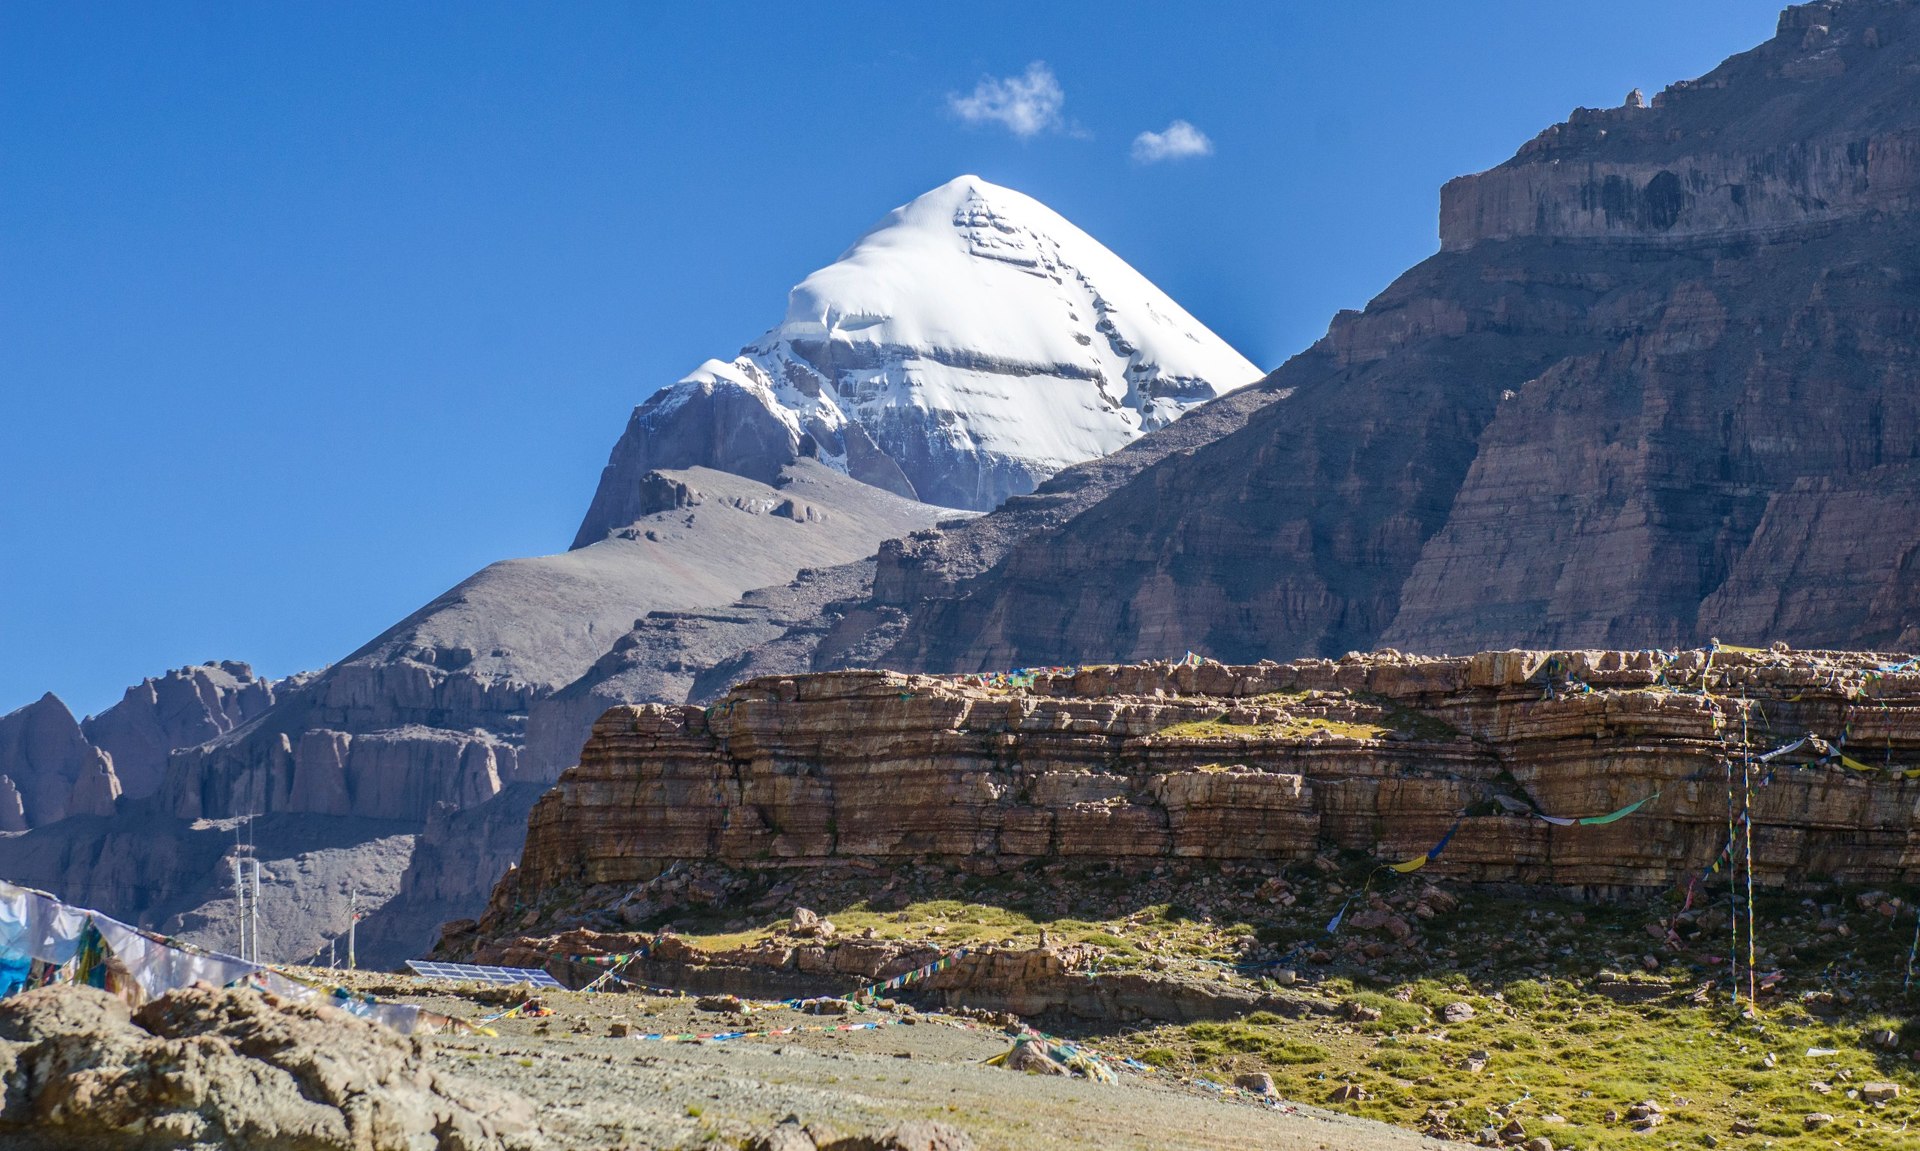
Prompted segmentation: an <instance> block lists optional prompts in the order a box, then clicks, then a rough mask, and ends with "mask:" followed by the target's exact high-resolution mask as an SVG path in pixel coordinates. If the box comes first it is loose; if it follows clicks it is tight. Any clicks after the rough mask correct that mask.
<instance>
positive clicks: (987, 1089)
mask: <svg viewBox="0 0 1920 1151" xmlns="http://www.w3.org/2000/svg"><path fill="white" fill-rule="evenodd" d="M376 978H377V979H378V980H379V981H380V982H381V983H385V984H387V985H388V986H385V987H381V988H379V990H380V991H381V992H383V993H391V992H394V991H400V990H403V989H405V990H411V989H414V988H418V989H419V990H421V991H426V990H427V987H426V986H425V985H421V984H414V983H412V982H411V981H406V980H396V978H395V977H392V976H379V977H376ZM360 979H361V980H366V979H367V977H365V976H362V977H360ZM396 984H398V986H396ZM363 985H364V984H363ZM396 997H397V998H401V999H405V1000H407V1001H411V1002H419V1003H423V1004H426V1005H428V1006H432V1007H434V1008H436V1009H437V1010H442V1011H446V1012H448V1013H450V1014H455V1015H459V1016H462V1017H465V1018H477V1017H478V1016H480V1015H482V1014H485V1013H487V1012H488V1010H489V1009H487V1008H485V1007H482V1006H480V1005H477V1004H475V1003H474V1002H472V1001H471V1000H468V999H464V998H461V997H458V996H450V995H444V994H404V995H399V996H396ZM542 999H543V1001H544V1003H545V1004H546V1005H547V1006H548V1007H549V1008H551V1009H552V1010H553V1011H554V1014H553V1015H551V1016H549V1017H546V1018H543V1019H519V1018H516V1019H509V1020H503V1021H500V1022H499V1023H496V1024H494V1026H495V1028H496V1029H497V1030H499V1032H500V1034H499V1035H498V1036H497V1037H489V1036H473V1035H446V1036H439V1037H436V1038H435V1039H434V1040H433V1041H432V1042H433V1052H434V1054H433V1058H434V1060H435V1063H436V1064H437V1065H438V1066H440V1067H442V1068H444V1069H446V1070H448V1071H452V1072H456V1073H458V1074H460V1075H463V1076H466V1077H468V1078H470V1079H475V1080H479V1081H482V1082H485V1083H489V1084H494V1085H497V1086H499V1087H503V1088H505V1089H507V1090H511V1091H514V1092H516V1093H519V1094H521V1095H524V1096H526V1097H528V1098H530V1099H532V1100H533V1101H534V1102H535V1103H536V1104H537V1106H538V1107H539V1109H540V1112H541V1121H542V1123H543V1124H544V1125H545V1127H546V1129H547V1131H548V1133H549V1135H551V1136H552V1137H553V1140H554V1142H555V1144H556V1145H557V1146H559V1147H563V1148H568V1149H574V1148H579V1149H588V1148H593V1149H598V1148H627V1147H639V1148H655V1147H659V1148H668V1147H696V1146H709V1147H710V1146H715V1145H716V1144H717V1145H719V1146H737V1145H739V1143H740V1142H741V1141H743V1140H745V1139H746V1138H747V1137H749V1136H750V1135H752V1134H754V1133H756V1132H759V1131H762V1130H764V1129H765V1128H767V1127H768V1126H770V1125H771V1124H773V1123H775V1122H777V1121H778V1120H780V1119H781V1118H783V1117H785V1116H787V1115H789V1114H792V1115H797V1116H799V1117H800V1118H801V1119H802V1120H803V1121H806V1122H809V1123H815V1124H825V1125H827V1126H829V1127H832V1128H835V1129H837V1130H839V1131H840V1132H842V1133H845V1134H852V1133H855V1132H859V1131H865V1130H870V1129H874V1128H878V1127H883V1126H886V1125H888V1124H890V1123H894V1122H897V1121H899V1120H902V1119H910V1118H934V1119H942V1120H946V1121H948V1122H951V1123H954V1124H956V1125H958V1126H960V1127H963V1128H965V1129H966V1130H968V1131H969V1132H971V1133H972V1134H973V1136H974V1138H975V1139H976V1140H977V1141H978V1142H979V1144H980V1146H981V1148H982V1149H983V1151H1016V1149H1018V1151H1028V1149H1046V1148H1082V1147H1088V1146H1097V1147H1101V1148H1138V1149H1141V1151H1149V1149H1151V1151H1161V1149H1180V1151H1185V1149H1194V1151H1198V1149H1202V1148H1205V1149H1222V1148H1273V1149H1275V1151H1350V1149H1354V1151H1357V1149H1360V1148H1367V1149H1373V1148H1380V1149H1389V1151H1390V1149H1400V1148H1404V1149H1406V1151H1415V1149H1417V1148H1428V1149H1433V1148H1439V1147H1443V1146H1446V1145H1445V1144H1442V1143H1438V1142H1435V1141H1433V1140H1430V1139H1424V1138H1422V1137H1420V1136H1418V1135H1416V1134H1414V1133H1412V1132H1409V1131H1404V1130H1401V1129H1399V1128H1394V1127H1388V1126H1384V1125H1382V1124H1378V1123H1373V1122H1370V1121H1367V1120H1361V1119H1355V1118H1352V1117H1349V1116H1344V1115H1337V1114H1332V1113H1329V1112H1326V1111H1321V1110H1318V1109H1315V1108H1310V1107H1296V1106H1292V1105H1286V1106H1266V1105H1261V1104H1259V1103H1256V1102H1253V1101H1250V1100H1243V1099H1231V1098H1223V1097H1221V1096H1220V1095H1218V1094H1217V1093H1215V1092H1212V1091H1209V1090H1206V1089H1203V1088H1201V1087H1198V1086H1194V1085H1191V1084H1183V1083H1180V1082H1177V1081H1175V1080H1174V1079H1172V1078H1170V1077H1164V1076H1160V1075H1154V1074H1139V1075H1136V1074H1130V1073H1123V1074H1122V1076H1121V1079H1120V1082H1119V1083H1117V1084H1103V1083H1096V1082H1091V1081H1088V1080H1083V1079H1063V1078H1056V1077H1047V1076H1037V1075H1027V1074H1022V1073H1019V1072H1013V1071H1007V1070H1003V1069H1001V1068H998V1067H989V1066H986V1065H985V1064H984V1061H985V1060H986V1059H988V1058H990V1057H992V1056H994V1055H997V1054H999V1053H1001V1052H1002V1051H1005V1050H1006V1049H1007V1046H1008V1038H1007V1036H1006V1035H1005V1034H1004V1033H1002V1032H1000V1031H998V1030H995V1029H992V1028H986V1027H980V1026H974V1027H971V1028H968V1027H963V1026H960V1025H957V1024H954V1023H941V1022H933V1021H929V1020H928V1018H927V1017H921V1019H920V1021H919V1022H918V1023H915V1024H904V1023H893V1024H889V1025H887V1026H883V1027H880V1028H878V1029H875V1030H868V1031H856V1032H847V1033H840V1034H821V1033H802V1034H795V1035H787V1036H779V1037H766V1038H745V1039H735V1040H729V1041H725V1042H711V1041H709V1042H701V1043H670V1042H659V1041H649V1040H645V1039H641V1038H638V1037H637V1036H638V1035H640V1034H644V1033H652V1032H661V1033H681V1032H689V1031H706V1032H711V1031H716V1030H728V1029H737V1030H749V1029H750V1030H756V1031H758V1030H767V1029H771V1028H776V1027H786V1026H794V1025H800V1026H815V1027H818V1026H821V1025H832V1024H835V1023H839V1022H842V1021H843V1020H841V1019H837V1018H834V1017H820V1016H812V1015H805V1014H801V1013H799V1012H796V1011H791V1010H787V1009H784V1008H776V1009H768V1010H764V1011H755V1012H752V1013H751V1014H748V1015H745V1016H740V1015H727V1014H720V1013H714V1012H705V1011H698V1010H696V1009H694V1007H693V1006H692V1001H691V1000H685V999H666V998H659V997H653V996H644V995H627V994H610V995H586V994H581V993H577V992H558V993H552V994H545V995H543V996H542ZM852 1018H853V1019H854V1020H856V1021H870V1020H874V1019H892V1018H895V1017H893V1016H890V1015H887V1014H886V1013H881V1012H874V1013H868V1014H865V1015H859V1016H855V1017H852ZM616 1022H617V1023H623V1024H625V1025H626V1026H627V1027H629V1028H631V1029H632V1032H633V1034H629V1035H627V1036H624V1037H618V1038H616V1037H612V1036H610V1035H609V1031H610V1030H611V1029H612V1028H613V1027H614V1025H615V1024H616Z"/></svg>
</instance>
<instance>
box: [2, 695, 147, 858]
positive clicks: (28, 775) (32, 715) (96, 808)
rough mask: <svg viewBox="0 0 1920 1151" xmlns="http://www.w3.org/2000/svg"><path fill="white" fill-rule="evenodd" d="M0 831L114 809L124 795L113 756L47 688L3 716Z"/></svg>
mask: <svg viewBox="0 0 1920 1151" xmlns="http://www.w3.org/2000/svg"><path fill="white" fill-rule="evenodd" d="M0 765H4V769H5V774H4V775H0V781H4V783H3V784H0V831H23V830H25V829H27V828H29V827H40V826H43V825H45V824H49V823H57V822H59V821H60V820H62V819H65V818H66V817H67V816H68V815H72V814H99V813H100V812H101V811H102V809H103V805H104V810H105V811H107V812H109V813H110V812H111V811H112V809H113V800H114V799H115V798H117V797H118V796H119V794H120V791H121V787H120V783H119V780H118V779H117V778H116V777H115V775H114V771H113V758H112V757H111V756H109V755H107V754H106V753H105V752H103V751H101V750H100V749H99V748H97V747H95V746H93V745H92V744H91V743H88V742H87V737H86V736H85V735H84V734H83V733H82V732H81V730H80V725H79V724H78V723H76V722H74V718H73V713H72V712H70V711H68V710H67V705H66V704H64V703H61V702H60V700H59V698H58V697H57V696H55V695H54V694H53V693H51V692H49V693H47V694H46V695H43V696H41V697H40V698H39V699H38V700H36V701H35V702H33V703H30V704H28V705H27V706H25V707H23V708H21V709H19V710H18V711H12V712H8V713H7V714H6V715H3V716H0Z"/></svg>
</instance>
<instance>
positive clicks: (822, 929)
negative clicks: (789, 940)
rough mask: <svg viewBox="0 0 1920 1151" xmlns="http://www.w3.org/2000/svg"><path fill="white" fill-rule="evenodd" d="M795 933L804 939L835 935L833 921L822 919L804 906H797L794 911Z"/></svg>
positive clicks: (826, 937) (830, 937) (828, 937)
mask: <svg viewBox="0 0 1920 1151" xmlns="http://www.w3.org/2000/svg"><path fill="white" fill-rule="evenodd" d="M793 933H794V934H795V935H798V936H800V937H801V938H802V939H832V938H833V935H834V926H833V921H832V920H829V919H822V918H820V917H819V916H818V915H816V914H814V913H813V912H811V911H808V910H807V909H806V908H804V907H799V908H795V909H794V912H793Z"/></svg>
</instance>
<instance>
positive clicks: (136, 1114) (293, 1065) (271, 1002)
mask: <svg viewBox="0 0 1920 1151" xmlns="http://www.w3.org/2000/svg"><path fill="white" fill-rule="evenodd" d="M0 1060H4V1063H5V1069H6V1079H7V1083H8V1087H9V1090H8V1092H7V1096H6V1103H5V1108H4V1109H3V1110H0V1134H4V1138H5V1140H6V1143H7V1145H8V1146H10V1147H24V1148H41V1147H47V1148H53V1147H78V1146H85V1147H98V1148H115V1149H119V1148H125V1149H128V1151H134V1149H141V1148H173V1147H185V1146H193V1147H249V1148H260V1149H263V1151H268V1149H283V1151H294V1149H296V1148H297V1149H300V1151H326V1149H332V1148H338V1149H340V1151H349V1149H352V1151H361V1149H366V1148H394V1147H403V1146H405V1147H417V1146H434V1147H445V1148H451V1149H460V1151H506V1149H507V1148H517V1147H533V1146H538V1145H540V1129H539V1124H538V1122H537V1120H536V1117H535V1115H534V1112H533V1109H532V1107H531V1106H530V1105H529V1104H528V1103H527V1102H526V1101H525V1100H523V1099H519V1098H516V1097H510V1096H504V1095H498V1094H494V1093H489V1092H487V1091H484V1090H482V1089H481V1088H479V1087H477V1086H476V1085H473V1084H470V1083H467V1082H465V1081H463V1080H461V1079H459V1078H457V1077H454V1076H449V1075H445V1074H441V1073H438V1072H435V1071H434V1070H432V1069H431V1068H430V1067H429V1066H428V1065H427V1062H426V1059H425V1054H424V1051H423V1049H422V1048H421V1046H420V1044H419V1043H418V1042H417V1041H416V1040H413V1039H408V1038H405V1037H403V1036H401V1035H399V1034H397V1033H395V1032H392V1031H389V1030H387V1029H386V1028H384V1027H381V1026H380V1025H379V1024H376V1023H372V1022H369V1021H367V1020H364V1019H358V1018H355V1017H354V1016H352V1015H350V1014H348V1013H347V1012H345V1011H342V1010H339V1009H337V1008H334V1007H327V1006H315V1005H309V1004H304V1003H293V1002H288V1001H285V1000H282V999H280V998H279V997H277V996H274V995H271V994H267V993H263V992H256V991H253V990H249V989H237V990H235V989H227V990H219V989H214V988H207V987H204V986H203V987H201V988H191V989H186V990H181V991H175V992H171V993H169V994H167V995H165V996H162V997H161V998H159V999H157V1000H155V1001H153V1002H151V1003H148V1004H146V1005H145V1006H143V1007H142V1008H140V1009H139V1010H138V1011H137V1012H129V1011H128V1009H127V1006H126V1005H125V1004H124V1003H122V1002H120V1001H119V1000H118V999H115V998H114V997H112V996H111V995H108V994H107V993H106V992H104V991H97V990H94V989H93V988H91V987H84V986H76V985H63V986H55V987H46V988H41V989H39V990H34V991H28V992H26V993H25V994H23V995H20V996H18V997H17V998H14V999H10V1000H8V1001H7V1002H6V1003H5V1004H4V1005H0Z"/></svg>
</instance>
